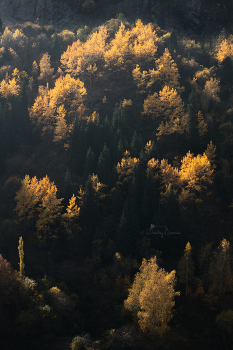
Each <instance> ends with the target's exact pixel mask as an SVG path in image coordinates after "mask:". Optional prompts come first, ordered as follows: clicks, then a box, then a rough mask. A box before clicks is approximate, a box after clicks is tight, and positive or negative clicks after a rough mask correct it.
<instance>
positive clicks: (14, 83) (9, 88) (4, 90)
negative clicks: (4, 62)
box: [0, 68, 21, 99]
mask: <svg viewBox="0 0 233 350" xmlns="http://www.w3.org/2000/svg"><path fill="white" fill-rule="evenodd" d="M20 83H21V77H20V72H19V70H18V69H17V68H15V69H14V71H13V73H12V74H11V76H9V75H8V74H6V77H5V79H3V80H2V81H1V83H0V95H1V96H2V97H4V98H6V99H10V98H12V97H14V96H18V95H19V93H20V90H21V87H20Z"/></svg>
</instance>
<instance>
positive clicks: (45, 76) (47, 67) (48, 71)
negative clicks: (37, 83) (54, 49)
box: [38, 52, 54, 83]
mask: <svg viewBox="0 0 233 350" xmlns="http://www.w3.org/2000/svg"><path fill="white" fill-rule="evenodd" d="M50 59H51V56H50V55H49V54H48V53H47V52H46V53H45V54H44V55H43V56H42V58H41V60H40V63H39V66H40V75H39V78H38V80H41V81H42V82H45V83H49V82H50V81H51V79H52V75H53V72H54V69H53V68H51V62H50Z"/></svg>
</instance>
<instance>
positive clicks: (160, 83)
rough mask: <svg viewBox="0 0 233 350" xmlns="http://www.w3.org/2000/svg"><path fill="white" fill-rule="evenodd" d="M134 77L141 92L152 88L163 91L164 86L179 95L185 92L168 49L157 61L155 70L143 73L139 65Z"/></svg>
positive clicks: (133, 73) (134, 71)
mask: <svg viewBox="0 0 233 350" xmlns="http://www.w3.org/2000/svg"><path fill="white" fill-rule="evenodd" d="M132 75H133V79H134V80H135V82H136V84H137V87H138V88H139V91H140V92H145V91H151V89H152V88H157V89H158V88H159V89H162V88H163V87H164V86H169V88H170V89H174V90H177V92H178V93H181V92H182V91H183V90H184V89H183V88H181V87H180V82H179V80H180V74H179V71H178V68H177V65H176V63H175V61H174V60H173V59H172V56H171V54H170V52H169V50H168V49H167V48H166V49H165V50H164V53H163V55H162V56H161V57H160V58H159V59H157V60H156V61H155V68H153V69H149V71H143V72H141V69H140V67H139V65H136V68H135V69H134V70H133V71H132Z"/></svg>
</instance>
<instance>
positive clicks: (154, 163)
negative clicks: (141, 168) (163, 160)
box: [147, 158, 160, 169]
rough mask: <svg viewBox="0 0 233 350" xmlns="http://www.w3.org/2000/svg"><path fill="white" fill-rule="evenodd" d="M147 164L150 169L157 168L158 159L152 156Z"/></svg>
mask: <svg viewBox="0 0 233 350" xmlns="http://www.w3.org/2000/svg"><path fill="white" fill-rule="evenodd" d="M147 166H148V167H150V168H151V169H156V168H159V166H160V164H159V160H158V159H155V158H152V159H150V160H149V161H148V163H147Z"/></svg>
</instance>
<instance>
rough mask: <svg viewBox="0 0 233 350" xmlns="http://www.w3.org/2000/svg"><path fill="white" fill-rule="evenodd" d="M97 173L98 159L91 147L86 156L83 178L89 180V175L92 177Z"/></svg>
mask: <svg viewBox="0 0 233 350" xmlns="http://www.w3.org/2000/svg"><path fill="white" fill-rule="evenodd" d="M95 172H96V157H95V154H94V152H93V151H92V148H91V147H89V148H88V150H87V154H86V160H85V165H84V173H83V176H84V178H87V176H88V175H89V174H90V175H92V174H93V173H95Z"/></svg>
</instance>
